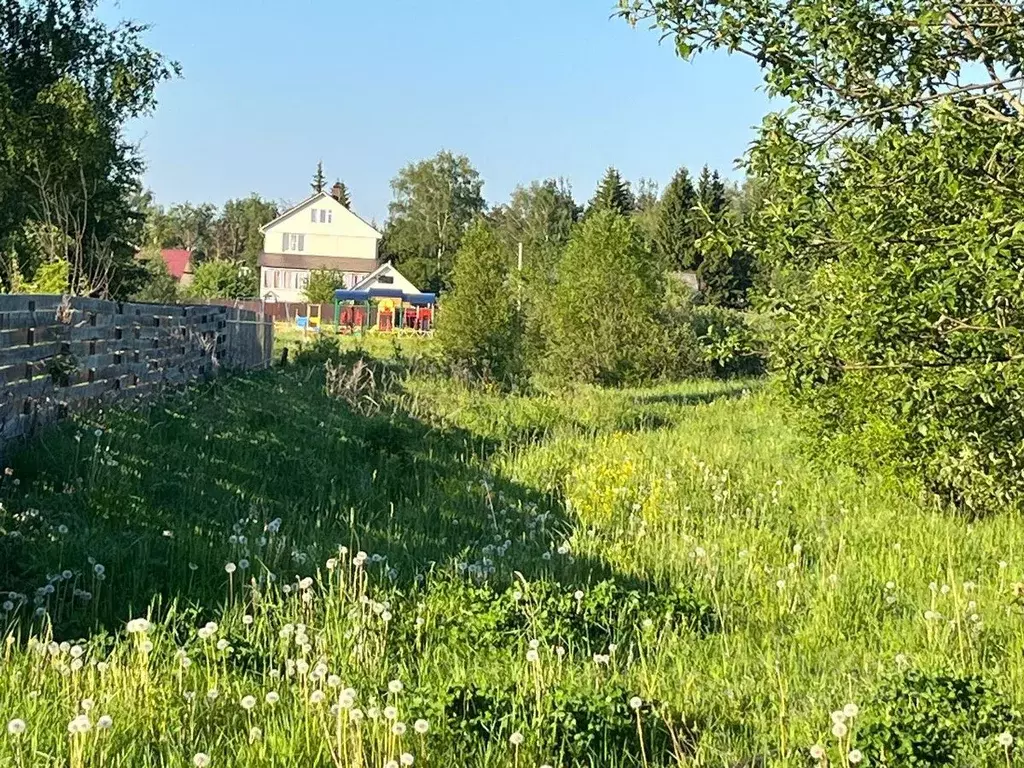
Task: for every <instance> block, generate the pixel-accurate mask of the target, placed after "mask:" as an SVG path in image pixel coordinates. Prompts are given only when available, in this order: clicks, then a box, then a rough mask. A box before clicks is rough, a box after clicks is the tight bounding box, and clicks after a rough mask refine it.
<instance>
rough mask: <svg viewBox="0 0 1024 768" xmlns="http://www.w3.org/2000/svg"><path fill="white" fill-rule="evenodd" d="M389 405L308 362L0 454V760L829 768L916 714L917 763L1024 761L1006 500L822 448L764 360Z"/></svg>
mask: <svg viewBox="0 0 1024 768" xmlns="http://www.w3.org/2000/svg"><path fill="white" fill-rule="evenodd" d="M407 343H408V342H407ZM388 349H389V343H386V344H385V345H383V347H382V348H379V349H378V351H379V352H381V353H383V352H384V351H386V350H388ZM413 349H414V348H413V347H410V348H409V349H408V350H406V352H411V351H412V350H413ZM396 397H397V401H398V403H399V407H397V408H396V409H395V411H394V413H391V412H390V411H389V412H388V413H386V414H379V415H376V416H372V417H367V416H361V415H359V414H358V413H355V412H353V411H351V410H349V409H348V408H346V407H345V406H344V405H343V404H342V403H341V402H340V401H337V400H333V399H331V398H328V397H327V396H326V395H325V394H324V392H323V375H322V372H321V371H320V370H319V369H317V368H309V367H302V366H292V367H289V368H286V369H275V370H272V371H268V372H265V373H262V374H259V375H255V376H250V377H239V378H231V379H225V380H222V381H218V382H214V383H212V384H208V385H203V386H198V387H196V388H195V389H194V390H192V391H191V392H189V393H187V394H185V395H182V396H178V397H175V398H173V399H171V400H169V401H166V402H164V403H160V404H155V405H152V406H150V407H148V408H147V409H144V410H141V411H135V412H128V411H113V412H110V413H104V414H93V415H91V416H90V417H88V418H87V419H85V420H82V421H78V422H75V423H72V424H67V425H64V426H62V427H61V428H58V429H56V430H53V431H51V432H49V433H47V434H46V435H44V436H42V437H41V438H39V439H38V440H36V441H35V442H34V443H32V444H31V445H29V446H28V447H27V448H26V449H25V450H24V451H22V452H21V453H20V454H19V455H18V456H17V457H15V459H14V461H13V462H12V468H13V474H12V475H11V476H9V477H7V478H6V479H5V480H4V483H3V487H2V488H0V493H2V494H3V497H4V506H3V510H2V511H0V590H5V591H6V590H13V591H14V592H17V593H22V594H24V596H25V600H24V604H22V601H21V600H20V599H18V598H14V599H12V602H14V603H17V604H18V605H16V606H15V607H14V609H13V610H10V611H9V612H8V613H7V614H6V616H7V618H6V619H4V618H3V616H4V614H3V613H0V637H2V636H3V632H4V631H5V630H4V628H5V627H6V637H7V640H6V642H5V643H4V644H3V645H2V646H0V661H2V663H0V728H2V727H3V726H4V725H6V723H7V722H8V721H9V720H13V719H20V720H24V722H25V724H26V730H25V733H24V734H22V735H20V736H19V735H10V734H8V733H7V732H6V730H4V731H0V766H8V765H13V766H18V768H27V766H33V767H35V766H72V767H73V768H77V767H78V766H100V765H102V766H124V767H126V768H127V767H128V766H131V768H136V767H142V766H188V765H193V760H194V757H195V756H196V755H197V754H200V753H202V754H205V755H208V756H209V758H210V765H211V766H329V765H344V766H349V765H365V766H376V767H378V768H379V767H380V766H384V765H386V764H387V763H388V761H390V760H399V758H400V756H401V755H402V754H403V753H407V754H409V755H411V756H413V758H414V759H415V764H416V765H430V766H517V768H518V767H519V766H521V767H522V768H527V767H528V766H529V767H533V766H541V765H551V766H566V767H567V766H576V765H595V766H606V765H607V766H643V765H650V766H654V765H675V764H682V765H693V766H733V765H755V764H764V765H787V766H806V765H809V764H813V761H812V760H811V759H810V758H809V757H808V755H809V752H808V750H809V748H810V747H811V746H812V745H814V744H819V745H821V746H822V747H824V748H825V750H826V751H827V754H828V759H829V761H830V762H829V764H830V765H840V766H848V765H849V764H850V763H849V762H848V757H849V755H848V753H849V751H850V750H851V749H858V748H859V749H863V750H864V752H865V754H866V755H867V759H866V760H865V762H864V763H862V764H870V765H878V764H881V763H880V761H879V759H878V756H879V755H880V754H881V753H880V752H879V751H878V750H880V749H882V748H883V747H885V746H886V745H892V744H894V743H902V742H900V739H903V741H904V742H906V743H908V744H912V745H917V746H914V747H913V748H914V749H917V750H918V752H919V753H921V754H924V752H922V751H921V750H923V749H925V747H927V748H929V749H931V750H932V752H930V753H929V754H931V755H932V762H923V763H917V764H925V765H928V764H936V765H937V764H944V763H942V762H937V761H938V760H939V758H938V757H935V755H940V757H941V755H942V754H945V753H943V752H942V748H943V745H946V746H948V744H946V742H949V741H950V740H951V739H952V740H953V741H956V740H957V739H960V741H958V742H957V744H956V749H955V750H954V752H955V754H953V757H952V758H950V760H951V761H950V762H949V763H948V764H959V765H986V764H991V765H1005V764H1007V763H1010V762H1012V761H1013V760H1014V759H1015V758H1016V754H1015V753H1014V752H1013V751H1012V749H1004V748H1003V747H1002V746H1000V745H999V744H998V741H997V736H998V735H999V734H1001V733H1003V732H1004V731H1006V732H1009V733H1011V734H1012V735H1014V736H1016V737H1024V730H1022V728H1021V725H1020V723H1019V721H1018V720H1017V719H1016V717H1015V715H1014V714H1013V713H1012V712H1011V711H1010V709H1012V708H1019V707H1020V706H1021V705H1022V704H1024V698H1022V692H1024V661H1022V659H1024V615H1022V611H1021V605H1020V601H1019V599H1018V598H1017V597H1016V595H1015V592H1014V585H1015V584H1016V582H1018V581H1019V580H1021V579H1022V573H1021V571H1022V568H1021V560H1020V558H1021V550H1022V544H1024V529H1022V527H1021V525H1020V522H1019V519H1017V518H1016V517H1013V516H1010V515H1005V516H994V517H991V518H987V519H983V520H968V519H964V518H960V517H957V516H954V515H950V514H945V513H939V512H936V511H934V510H933V509H932V508H931V507H929V506H927V505H925V504H922V503H919V502H918V500H917V497H916V494H914V493H913V492H911V491H909V490H907V489H904V488H901V487H900V486H899V485H898V484H897V483H896V482H895V481H894V480H893V479H892V478H891V477H889V476H888V475H887V474H885V473H882V472H878V473H876V474H867V475H865V474H857V473H854V472H852V471H849V470H847V469H844V468H842V467H824V466H817V465H816V464H815V463H814V462H813V460H812V459H813V454H812V453H808V451H807V450H805V448H806V446H804V445H802V444H801V442H800V439H799V436H798V435H797V434H796V433H795V431H794V429H793V428H792V427H791V426H790V424H789V418H788V415H787V412H786V411H785V409H784V408H782V407H781V406H780V405H779V404H778V403H776V402H775V401H774V400H773V399H772V398H771V397H770V396H769V395H768V394H766V393H764V392H762V391H759V388H758V386H757V385H756V384H755V383H751V382H734V383H715V382H694V383H686V384H678V385H671V386H664V387H659V388H654V389H649V390H629V391H601V390H597V389H581V390H577V391H574V392H571V393H561V394H544V393H540V394H533V395H516V396H502V395H499V394H489V393H482V392H474V391H470V390H467V389H465V388H463V387H460V386H457V385H455V384H453V383H452V382H447V381H438V380H431V379H424V378H413V379H411V380H410V381H408V382H406V385H405V388H404V391H402V392H401V393H399V394H398V395H397V396H396ZM277 520H279V521H280V523H279V527H278V524H277V523H276V522H274V521H277ZM240 537H242V538H240ZM358 552H365V553H367V554H368V555H369V557H368V559H367V561H366V562H365V563H364V564H362V565H356V564H355V563H354V562H353V559H354V557H355V555H356V553H358ZM243 560H244V561H247V567H245V568H243V567H242V566H241V564H242V563H243ZM228 564H233V565H234V572H233V573H231V574H229V573H228V572H227V571H226V570H225V566H226V565H228ZM97 565H99V566H102V579H101V578H100V576H98V575H97V570H99V569H98V568H97ZM65 577H67V578H65ZM307 579H308V581H307ZM51 587H52V590H51V589H50V588H51ZM83 591H84V592H86V593H88V599H86V596H85V595H83V594H82V593H83ZM0 598H2V595H0ZM926 612H929V613H928V614H927V616H928V617H929V618H926ZM932 612H934V614H938V615H940V616H941V617H940V618H936V617H935V616H934V615H933V613H932ZM36 613H39V614H41V615H38V616H37V615H36ZM139 617H148V618H149V619H150V620H151V621H152V625H151V626H150V627H149V628H148V629H147V631H146V632H144V633H133V634H129V633H127V632H126V622H127V621H128V620H130V619H133V618H139ZM208 622H215V623H216V625H217V626H216V631H215V632H212V633H208V632H207V631H205V630H203V631H202V632H200V629H201V628H203V627H204V626H206V625H207V623H208ZM208 634H209V635H210V636H209V637H205V635H208ZM51 643H52V645H51ZM534 646H535V647H534ZM186 658H187V659H188V661H187V662H183V659H186ZM915 676H916V677H915ZM393 680H398V681H401V683H402V684H403V687H402V690H401V691H400V692H389V690H388V684H389V681H393ZM894 680H895V681H896V682H895V683H893V681H894ZM915 681H916V682H915ZM943 681H945V682H943ZM965 681H966V682H965ZM893 685H896V691H897V695H896V697H895V699H894V698H893V696H891V695H889V694H888V693H887V691H888V690H889V688H891V687H892V686H893ZM913 686H918V688H920V689H921V690H923V691H924V693H923V694H922V695H921V696H919V697H916V698H914V697H911V698H910V699H907V700H904V699H901V698H900V696H902V695H903V694H904V693H905V692H906V691H911V692H913V690H917V689H916V688H913ZM349 688H351V689H353V690H352V691H346V689H349ZM947 690H948V691H954V693H953V694H951V696H952V697H953V699H955V701H954V704H955V706H954V707H953V709H949V710H948V711H947V709H948V708H947V709H943V708H942V707H943V706H944V705H943V704H942V696H943V695H945V694H943V693H941V692H942V691H947ZM936 691H939V692H940V693H936ZM269 692H274V693H276V694H277V696H278V698H279V700H278V701H277V702H276V703H274V704H270V703H267V699H266V696H267V694H268V693H269ZM246 696H253V697H254V699H255V706H254V707H253V708H252V709H251V710H246V709H245V708H243V706H242V703H243V699H244V697H246ZM321 696H322V697H323V701H320V699H321ZM634 697H638V699H639V701H634V702H632V704H639V709H636V710H634V709H632V708H631V699H633V698H634ZM271 698H273V697H271ZM894 702H895V703H894ZM901 702H902V703H901ZM246 703H249V702H246ZM851 703H852V704H856V705H858V707H859V713H858V714H857V715H856V716H855V717H853V718H852V719H847V720H846V722H845V723H844V726H845V727H846V728H847V729H848V732H847V733H846V735H844V736H843V737H842V738H837V737H835V736H833V735H832V733H831V729H832V727H833V723H832V721H831V720H830V713H832V712H834V711H836V710H841V709H842V708H843V707H844V706H845V705H848V704H851ZM89 705H91V706H89ZM332 706H334V707H335V709H334V710H333V711H332ZM387 706H394V707H395V708H396V710H397V711H396V712H395V713H392V712H390V711H389V712H388V714H389V715H394V716H395V717H396V718H397V721H400V722H402V723H404V724H405V725H406V730H405V732H404V733H403V734H402V735H396V734H395V733H393V731H392V728H393V721H392V720H389V719H388V718H387V717H386V716H385V715H384V714H383V711H384V709H385V707H387ZM86 707H87V708H88V711H87V712H86V711H85V709H86ZM954 710H955V711H954ZM82 714H86V715H87V717H88V718H89V722H90V724H91V728H90V730H89V731H88V732H87V733H83V734H69V732H68V725H69V723H70V722H72V720H73V719H74V718H75V717H76V716H79V715H82ZM102 715H109V716H110V717H111V718H112V727H110V728H109V729H106V730H105V729H101V728H99V727H98V722H99V718H100V716H102ZM372 715H376V717H372ZM360 716H361V720H360ZM958 718H959V719H958ZM419 719H422V720H424V721H426V723H427V728H428V732H427V733H426V734H422V735H421V734H418V733H416V731H415V729H414V727H413V724H414V723H415V722H416V721H417V720H419ZM357 721H358V722H357ZM951 724H952V725H951ZM254 729H256V730H254ZM972 729H973V730H972ZM398 730H401V729H400V728H399V729H398ZM841 730H842V729H840V731H841ZM517 734H518V735H521V736H522V742H521V743H520V744H514V743H513V740H514V741H518V737H516V738H515V739H513V737H514V736H515V735H517ZM936 734H938V736H936ZM961 737H962V738H961ZM943 738H945V739H946V741H945V742H944V741H942V739H943ZM929 739H930V741H929ZM919 742H920V743H919ZM920 744H924V745H925V746H924V747H921V746H920ZM880 745H881V746H880ZM936 745H938V746H936ZM907 748H908V749H910V748H911V747H907ZM872 750H874V751H872ZM947 751H949V750H947ZM855 757H856V755H855ZM890 757H891V760H890V763H889V764H891V765H901V764H909V763H908V762H900V759H898V758H896V757H892V755H890ZM200 762H202V761H201V760H200Z"/></svg>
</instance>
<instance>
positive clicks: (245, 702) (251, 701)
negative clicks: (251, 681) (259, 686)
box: [241, 696, 256, 712]
mask: <svg viewBox="0 0 1024 768" xmlns="http://www.w3.org/2000/svg"><path fill="white" fill-rule="evenodd" d="M241 705H242V709H244V710H245V711H246V712H249V711H251V710H252V709H254V708H255V707H256V697H255V696H243V697H242V701H241Z"/></svg>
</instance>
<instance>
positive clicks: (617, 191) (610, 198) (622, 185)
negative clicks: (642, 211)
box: [587, 168, 636, 216]
mask: <svg viewBox="0 0 1024 768" xmlns="http://www.w3.org/2000/svg"><path fill="white" fill-rule="evenodd" d="M635 209H636V199H635V198H634V197H633V192H632V190H630V188H629V182H628V181H625V180H624V179H623V178H622V175H621V174H620V173H619V172H618V171H617V170H616V169H615V168H609V169H608V171H607V172H606V173H605V175H604V178H603V179H601V183H600V184H599V185H598V187H597V192H596V193H595V194H594V199H593V200H591V201H590V206H589V207H588V208H587V213H588V214H590V213H597V212H598V211H613V212H615V213H618V214H619V215H621V216H628V215H629V214H631V213H632V212H633V211H634V210H635Z"/></svg>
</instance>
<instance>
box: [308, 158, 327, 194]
mask: <svg viewBox="0 0 1024 768" xmlns="http://www.w3.org/2000/svg"><path fill="white" fill-rule="evenodd" d="M326 185H327V177H326V176H325V175H324V161H323V160H320V161H318V162H317V164H316V172H315V173H314V174H313V181H312V182H311V183H310V185H309V186H310V187H311V188H312V189H313V193H314V194H319V193H320V192H323V191H324V187H325V186H326Z"/></svg>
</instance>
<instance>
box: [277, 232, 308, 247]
mask: <svg viewBox="0 0 1024 768" xmlns="http://www.w3.org/2000/svg"><path fill="white" fill-rule="evenodd" d="M281 245H282V248H283V249H284V250H285V251H286V252H287V251H304V250H306V236H305V235H293V234H288V233H285V234H283V235H282V236H281Z"/></svg>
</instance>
